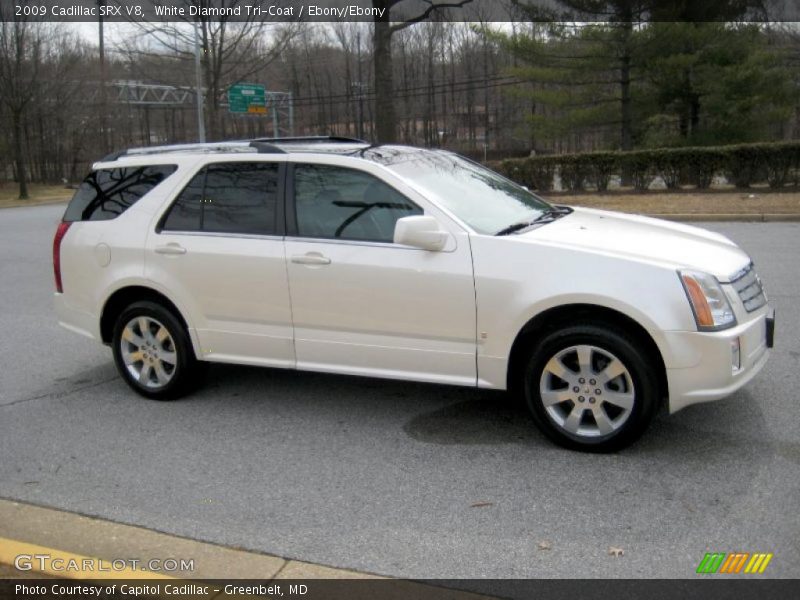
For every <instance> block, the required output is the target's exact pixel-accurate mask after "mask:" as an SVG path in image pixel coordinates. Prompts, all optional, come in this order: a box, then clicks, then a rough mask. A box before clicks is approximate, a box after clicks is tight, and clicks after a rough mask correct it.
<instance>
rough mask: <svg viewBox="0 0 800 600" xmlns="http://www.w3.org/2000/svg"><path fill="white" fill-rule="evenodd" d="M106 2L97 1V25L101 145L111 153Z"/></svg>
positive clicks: (103, 0) (104, 151)
mask: <svg viewBox="0 0 800 600" xmlns="http://www.w3.org/2000/svg"><path fill="white" fill-rule="evenodd" d="M105 4H106V2H105V0H97V6H98V8H99V10H98V11H97V15H98V16H97V25H98V35H99V37H100V39H99V43H98V51H99V54H100V144H101V146H102V151H103V153H108V151H109V149H110V148H109V136H108V103H107V99H106V50H105V39H104V38H105V36H104V35H103V7H104V6H105Z"/></svg>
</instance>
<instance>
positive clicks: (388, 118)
mask: <svg viewBox="0 0 800 600" xmlns="http://www.w3.org/2000/svg"><path fill="white" fill-rule="evenodd" d="M373 4H383V3H377V2H374V3H373ZM372 41H373V50H372V51H373V60H374V63H375V133H376V137H377V138H378V139H377V140H376V141H377V142H379V143H381V144H391V143H394V142H395V141H396V140H397V123H396V117H395V110H394V81H393V77H392V30H391V28H390V23H389V11H388V10H386V11H385V12H384V13H383V16H382V17H380V16H376V17H375V21H374V28H373V33H372Z"/></svg>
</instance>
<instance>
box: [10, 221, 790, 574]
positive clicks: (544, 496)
mask: <svg viewBox="0 0 800 600" xmlns="http://www.w3.org/2000/svg"><path fill="white" fill-rule="evenodd" d="M62 212H63V206H46V207H36V208H19V209H6V210H3V211H0V277H1V278H2V279H1V280H2V282H3V284H2V287H0V300H1V301H2V307H3V310H2V313H0V331H2V332H3V335H2V338H0V353H1V354H2V357H3V358H2V361H3V364H2V375H1V376H0V455H2V457H3V460H2V461H0V497H5V498H13V499H19V500H25V501H29V502H33V503H37V504H42V505H47V506H53V507H58V508H63V509H67V510H72V511H76V512H80V513H83V514H88V515H98V516H102V517H105V518H108V519H112V520H116V521H120V522H124V523H130V524H137V525H141V526H143V527H148V528H152V529H156V530H159V531H164V532H169V533H174V534H178V535H182V536H188V537H191V538H196V539H201V540H205V541H212V542H217V543H220V544H226V545H231V546H238V547H243V548H248V549H253V550H261V551H265V552H269V553H273V554H278V555H280V556H284V557H289V558H300V559H304V560H309V561H314V562H318V563H323V564H328V565H333V566H338V567H347V568H352V569H358V570H365V571H370V572H374V573H380V574H386V575H395V576H403V577H414V578H423V577H520V578H524V577H689V576H692V575H693V574H694V570H695V568H696V567H697V564H698V563H699V562H700V560H701V559H702V558H703V555H704V553H705V552H707V551H716V552H733V551H745V552H772V553H774V555H775V556H774V558H773V560H772V562H771V563H770V565H769V568H768V570H767V572H766V575H767V576H782V577H798V576H800V520H799V518H798V516H797V511H796V508H797V502H798V498H800V441H799V440H800V411H798V390H800V376H799V375H798V371H799V370H800V276H799V275H800V268H798V262H797V260H798V257H799V256H800V224H797V223H760V224H744V223H730V224H707V225H706V226H707V227H709V228H710V229H714V230H716V231H720V232H722V233H725V234H726V235H728V236H730V237H731V238H733V239H734V240H735V241H737V242H738V243H740V244H741V245H742V246H743V247H744V248H745V249H746V250H747V251H748V252H750V253H751V254H752V255H753V257H754V259H755V261H756V264H757V266H758V271H759V273H760V275H761V276H762V278H763V279H764V281H765V284H766V286H767V291H768V293H769V295H770V299H771V301H772V303H773V305H774V306H776V307H777V347H776V348H775V351H774V353H773V356H772V359H771V360H770V362H769V363H768V365H767V367H766V369H765V371H764V372H762V374H761V375H759V376H758V377H757V378H756V380H755V381H754V382H753V383H752V384H751V385H749V386H748V387H747V388H746V389H744V390H742V391H741V392H739V393H737V394H736V395H735V396H733V397H731V398H729V399H728V400H725V401H722V402H717V403H711V404H707V405H700V406H694V407H690V408H687V409H686V410H684V411H681V412H680V413H678V414H676V415H674V416H672V417H667V416H666V415H661V416H659V417H658V418H657V419H656V420H655V422H654V423H653V426H652V427H651V429H650V431H649V432H648V433H647V434H646V435H645V437H644V438H643V439H642V440H641V441H640V442H639V443H637V444H636V445H635V446H633V447H632V448H630V449H628V450H627V451H625V452H622V453H620V454H616V455H610V456H593V455H586V454H579V453H574V452H568V451H565V450H561V449H559V448H556V447H554V446H553V445H552V444H550V443H549V442H548V441H547V440H546V439H545V438H544V437H543V436H542V435H541V434H539V432H538V431H537V430H536V429H535V428H534V426H533V425H532V423H531V421H530V419H529V418H528V416H527V415H526V413H525V412H524V410H522V409H521V408H519V407H518V406H517V405H516V404H515V403H514V402H512V401H511V400H510V399H509V398H508V397H507V395H506V394H503V393H499V392H490V391H481V390H475V389H465V388H456V387H447V386H434V385H425V384H416V383H408V382H393V381H384V380H377V379H361V378H355V377H343V376H332V375H322V374H313V373H298V372H293V371H281V370H274V369H256V368H246V367H233V366H221V365H220V366H213V367H212V368H211V369H210V372H209V381H208V385H206V387H204V388H203V389H202V390H200V391H199V392H198V393H196V394H195V395H193V396H191V397H190V398H187V399H185V400H182V401H178V402H172V403H159V402H153V401H147V400H144V399H142V398H140V397H138V396H136V395H135V394H134V393H133V392H131V391H130V390H129V389H128V388H127V387H126V386H125V384H124V383H123V382H122V381H121V380H120V379H119V378H118V377H117V375H116V373H115V371H114V366H113V363H112V359H111V353H110V351H109V350H108V349H107V348H105V347H102V346H99V345H96V344H95V343H93V342H91V341H90V340H86V339H83V338H81V337H79V336H76V335H74V334H72V333H70V332H67V331H65V330H62V329H61V328H59V327H58V325H57V324H56V320H55V315H54V314H53V311H52V309H51V297H52V290H53V283H52V266H51V256H50V252H51V243H52V234H53V232H54V230H55V226H56V222H57V220H58V219H59V218H60V216H61V213H62ZM545 541H546V542H547V543H545V544H543V545H544V546H549V549H542V548H541V547H540V543H542V542H545ZM609 547H615V548H622V549H623V550H624V556H622V557H616V558H615V557H613V556H611V555H610V554H609Z"/></svg>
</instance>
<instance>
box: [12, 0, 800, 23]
mask: <svg viewBox="0 0 800 600" xmlns="http://www.w3.org/2000/svg"><path fill="white" fill-rule="evenodd" d="M0 16H1V19H0V20H2V21H14V20H26V21H34V22H35V21H40V22H70V21H71V22H81V21H83V22H92V21H98V20H99V19H103V20H104V21H112V22H167V21H172V22H175V21H197V20H204V21H222V20H225V21H232V22H237V21H239V22H254V21H261V22H273V23H280V22H284V23H288V22H348V21H350V22H356V21H361V22H371V21H379V20H383V21H391V22H401V21H419V20H431V21H462V22H510V21H516V22H553V21H566V22H613V21H626V22H627V21H630V22H645V21H694V22H708V21H737V22H745V21H754V22H779V21H800V2H798V0H702V1H700V0H608V1H605V2H604V1H602V0H0Z"/></svg>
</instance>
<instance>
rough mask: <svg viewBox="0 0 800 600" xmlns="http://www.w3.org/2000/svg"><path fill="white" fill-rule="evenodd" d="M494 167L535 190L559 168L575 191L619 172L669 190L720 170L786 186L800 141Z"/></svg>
mask: <svg viewBox="0 0 800 600" xmlns="http://www.w3.org/2000/svg"><path fill="white" fill-rule="evenodd" d="M491 166H492V167H493V168H494V169H495V170H497V171H499V172H500V173H502V174H503V175H505V176H506V177H509V178H510V179H513V180H514V181H517V182H518V183H520V184H522V185H525V186H527V187H529V188H530V189H534V190H545V191H546V190H552V189H553V186H554V180H555V175H556V173H558V174H559V175H560V177H561V185H562V187H563V188H565V189H568V190H571V191H581V190H584V189H586V188H587V187H593V188H595V189H597V190H598V191H601V192H603V191H605V190H607V189H608V184H609V182H610V180H611V178H612V177H613V176H615V175H616V176H620V177H623V178H624V179H626V180H628V181H630V182H631V185H633V187H634V188H635V189H637V190H646V189H647V188H648V187H649V186H650V184H651V183H652V182H653V179H654V178H655V177H656V176H660V177H661V178H662V179H663V180H664V184H665V185H666V186H667V188H668V189H676V188H678V187H680V186H682V185H694V186H695V187H697V188H701V189H705V188H708V187H709V186H710V185H711V183H712V182H713V180H714V177H715V176H717V175H723V176H725V177H726V179H727V180H728V181H729V182H730V183H732V184H734V185H735V186H736V187H740V188H747V187H750V186H751V185H752V184H755V183H764V182H766V183H768V184H769V186H770V187H772V188H781V187H783V186H785V185H786V184H787V183H789V182H790V180H792V178H794V179H793V180H792V182H793V183H795V184H797V180H796V179H797V173H798V172H800V142H775V143H762V144H741V145H735V146H717V147H689V148H660V149H653V150H634V151H632V152H587V153H583V154H559V155H545V156H532V157H529V158H511V159H506V160H503V161H499V162H495V163H493V164H492V165H491Z"/></svg>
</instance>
